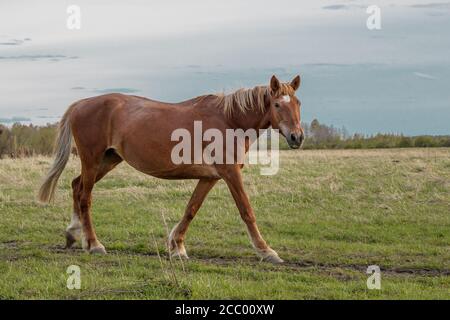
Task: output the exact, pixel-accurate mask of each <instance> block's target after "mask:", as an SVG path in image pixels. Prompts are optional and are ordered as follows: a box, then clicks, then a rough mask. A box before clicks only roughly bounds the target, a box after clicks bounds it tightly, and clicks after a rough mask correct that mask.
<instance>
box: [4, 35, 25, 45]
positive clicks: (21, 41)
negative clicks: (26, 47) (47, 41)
mask: <svg viewBox="0 0 450 320" xmlns="http://www.w3.org/2000/svg"><path fill="white" fill-rule="evenodd" d="M3 38H4V37H3ZM26 41H31V39H30V38H24V39H6V40H0V46H20V45H22V44H24V43H25V42H26Z"/></svg>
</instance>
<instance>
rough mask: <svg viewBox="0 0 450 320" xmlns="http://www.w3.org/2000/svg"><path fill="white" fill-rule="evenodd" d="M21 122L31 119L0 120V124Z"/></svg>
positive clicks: (13, 118)
mask: <svg viewBox="0 0 450 320" xmlns="http://www.w3.org/2000/svg"><path fill="white" fill-rule="evenodd" d="M22 121H31V119H30V118H26V117H12V118H0V123H16V122H22Z"/></svg>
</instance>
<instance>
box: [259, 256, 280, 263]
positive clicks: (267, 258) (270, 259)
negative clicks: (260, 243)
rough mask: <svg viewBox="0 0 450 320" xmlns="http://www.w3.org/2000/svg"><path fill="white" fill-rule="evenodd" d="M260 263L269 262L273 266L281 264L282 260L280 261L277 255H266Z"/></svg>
mask: <svg viewBox="0 0 450 320" xmlns="http://www.w3.org/2000/svg"><path fill="white" fill-rule="evenodd" d="M262 261H264V262H270V263H275V264H279V263H283V262H284V260H283V259H281V258H280V257H279V256H278V255H268V256H265V257H264V258H263V259H262Z"/></svg>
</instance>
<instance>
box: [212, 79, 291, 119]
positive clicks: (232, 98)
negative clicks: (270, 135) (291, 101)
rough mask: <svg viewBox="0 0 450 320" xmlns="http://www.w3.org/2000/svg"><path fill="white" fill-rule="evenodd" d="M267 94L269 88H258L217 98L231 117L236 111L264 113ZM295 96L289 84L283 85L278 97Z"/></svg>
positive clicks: (240, 90)
mask: <svg viewBox="0 0 450 320" xmlns="http://www.w3.org/2000/svg"><path fill="white" fill-rule="evenodd" d="M266 94H270V88H269V87H268V86H256V87H254V88H252V89H239V90H237V91H235V92H233V93H230V94H227V95H225V94H218V95H217V97H218V98H219V105H221V106H222V108H223V112H224V113H225V114H226V115H227V116H231V115H232V114H233V113H234V112H235V111H236V110H237V111H240V112H242V113H246V112H247V111H248V110H254V109H256V110H258V111H259V112H262V113H263V112H264V111H265V104H264V97H265V96H266ZM294 94H295V91H294V89H292V87H291V86H290V85H289V84H287V83H282V84H281V87H280V90H279V91H278V93H277V97H278V96H282V95H289V96H293V95H294ZM222 102H223V103H222Z"/></svg>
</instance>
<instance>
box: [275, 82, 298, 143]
mask: <svg viewBox="0 0 450 320" xmlns="http://www.w3.org/2000/svg"><path fill="white" fill-rule="evenodd" d="M299 87H300V76H296V77H295V78H294V79H293V80H292V81H291V83H280V81H279V80H278V79H277V77H275V76H272V78H271V79H270V86H269V92H270V122H271V125H272V128H274V129H279V130H280V132H281V134H282V135H283V136H284V137H285V138H286V141H287V143H288V144H289V147H291V148H292V149H298V148H300V147H301V145H302V144H303V141H304V139H305V135H304V132H303V128H302V127H301V123H300V100H299V99H298V98H297V97H296V96H295V91H296V90H297V89H298V88H299Z"/></svg>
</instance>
